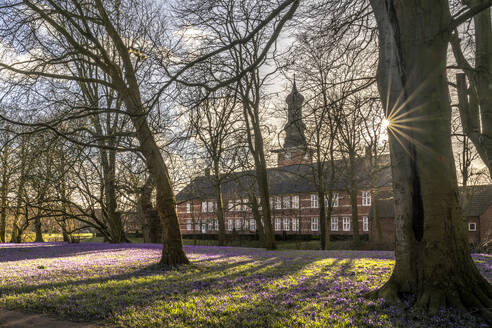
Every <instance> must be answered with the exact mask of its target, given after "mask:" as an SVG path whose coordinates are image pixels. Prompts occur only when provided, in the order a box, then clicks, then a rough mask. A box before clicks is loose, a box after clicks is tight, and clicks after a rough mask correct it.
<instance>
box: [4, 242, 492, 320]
mask: <svg viewBox="0 0 492 328" xmlns="http://www.w3.org/2000/svg"><path fill="white" fill-rule="evenodd" d="M185 250H186V252H187V254H188V256H189V258H190V259H191V260H192V264H190V265H187V266H182V267H180V268H178V269H174V270H168V271H163V270H162V269H161V268H159V267H158V266H157V265H156V264H157V262H158V260H159V257H160V246H159V245H145V244H123V245H111V244H91V243H81V244H64V243H45V244H34V243H31V244H0V307H4V308H9V309H25V310H31V311H38V312H47V313H52V314H56V315H58V316H60V317H65V318H71V319H76V320H88V321H91V320H96V321H98V320H99V321H102V322H104V323H106V324H109V325H113V326H118V327H480V326H483V327H486V325H484V324H483V323H482V322H480V321H479V320H478V319H476V318H475V317H473V316H472V315H471V314H466V313H459V312H457V311H442V312H441V313H439V314H437V315H435V316H426V315H424V314H422V313H420V312H416V311H410V310H408V309H407V308H406V306H407V304H402V305H400V306H395V305H390V304H386V303H384V301H382V300H367V299H365V298H364V297H363V295H364V294H365V293H366V292H367V291H369V290H371V289H373V288H376V287H378V286H380V285H381V284H383V283H384V281H386V280H387V279H388V278H389V275H390V273H391V269H392V267H393V263H394V261H393V254H392V252H384V251H293V250H289V251H264V250H261V249H252V248H233V247H223V248H220V247H206V246H185ZM474 258H475V262H476V263H477V267H478V268H479V269H480V270H481V272H482V274H484V275H485V276H486V277H487V279H489V281H490V280H492V256H490V255H486V254H475V255H474Z"/></svg>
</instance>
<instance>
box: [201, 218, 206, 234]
mask: <svg viewBox="0 0 492 328" xmlns="http://www.w3.org/2000/svg"><path fill="white" fill-rule="evenodd" d="M201 231H202V233H207V223H205V221H204V222H202V230H201Z"/></svg>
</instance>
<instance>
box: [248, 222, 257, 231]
mask: <svg viewBox="0 0 492 328" xmlns="http://www.w3.org/2000/svg"><path fill="white" fill-rule="evenodd" d="M249 230H250V231H256V220H255V219H249Z"/></svg>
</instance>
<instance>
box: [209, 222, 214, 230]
mask: <svg viewBox="0 0 492 328" xmlns="http://www.w3.org/2000/svg"><path fill="white" fill-rule="evenodd" d="M214 221H215V220H208V231H213V230H214Z"/></svg>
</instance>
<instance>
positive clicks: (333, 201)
mask: <svg viewBox="0 0 492 328" xmlns="http://www.w3.org/2000/svg"><path fill="white" fill-rule="evenodd" d="M338 204H339V203H338V193H337V192H334V193H333V200H332V205H333V207H338Z"/></svg>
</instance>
